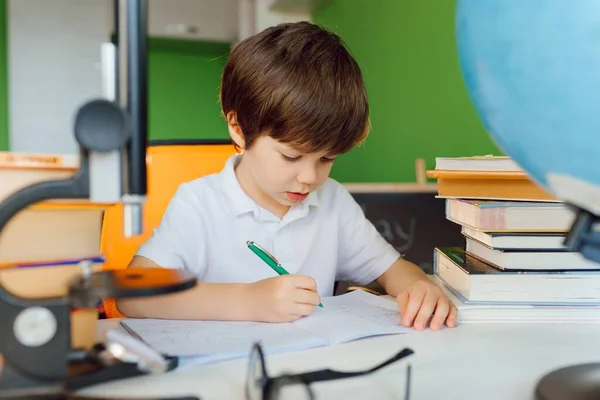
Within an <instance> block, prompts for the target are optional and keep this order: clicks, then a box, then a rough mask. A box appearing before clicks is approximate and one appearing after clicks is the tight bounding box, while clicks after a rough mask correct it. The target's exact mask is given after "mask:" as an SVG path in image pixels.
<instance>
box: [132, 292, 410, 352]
mask: <svg viewBox="0 0 600 400" xmlns="http://www.w3.org/2000/svg"><path fill="white" fill-rule="evenodd" d="M323 306H324V307H323V308H320V307H316V308H315V311H314V313H313V314H311V315H310V316H308V317H304V318H301V319H299V320H296V321H294V322H291V323H260V322H227V321H178V320H175V321H174V320H158V319H124V320H122V321H121V324H122V325H123V327H124V328H125V329H126V330H127V331H129V332H130V333H131V334H133V335H134V336H137V337H138V338H139V339H141V340H143V341H144V342H146V343H147V344H148V345H150V346H151V347H153V348H154V349H156V350H157V351H159V352H161V353H163V354H165V355H170V356H179V357H181V358H182V360H183V361H185V359H186V358H187V359H189V360H191V359H193V360H194V362H195V363H197V362H202V363H208V362H215V361H219V360H224V359H231V358H238V357H246V356H247V355H248V353H249V351H250V349H251V347H252V344H253V343H254V342H261V345H262V346H263V349H264V351H265V352H266V353H268V354H272V353H281V352H286V351H295V350H303V349H308V348H312V347H320V346H327V345H333V344H338V343H344V342H349V341H353V340H356V339H361V338H365V337H370V336H378V335H389V334H399V333H408V332H412V328H405V327H403V326H402V325H400V314H399V312H398V308H397V305H396V303H395V302H394V301H392V300H390V299H386V298H381V297H377V296H374V295H372V294H368V293H365V292H363V291H360V290H357V291H354V292H350V293H347V294H344V295H341V296H335V297H327V298H323Z"/></svg>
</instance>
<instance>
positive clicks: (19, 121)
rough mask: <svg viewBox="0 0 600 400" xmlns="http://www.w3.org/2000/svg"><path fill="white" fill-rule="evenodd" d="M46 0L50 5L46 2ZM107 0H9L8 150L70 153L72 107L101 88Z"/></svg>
mask: <svg viewBox="0 0 600 400" xmlns="http://www.w3.org/2000/svg"><path fill="white" fill-rule="evenodd" d="M50 3H51V4H50ZM108 4H109V0H84V1H81V0H52V1H51V2H48V0H9V1H8V29H7V31H8V95H9V133H10V146H11V150H12V151H30V152H40V153H76V152H77V146H76V142H75V139H74V136H73V135H74V134H73V120H74V116H75V113H76V110H77V108H78V107H79V106H81V105H82V104H83V103H84V102H86V101H87V100H90V99H91V98H94V97H98V96H100V95H101V93H102V87H101V83H102V82H101V78H100V69H99V63H100V44H101V43H102V42H103V41H106V40H107V39H108V35H109V30H108V26H109V24H110V18H111V15H110V11H109V10H110V9H109V7H108Z"/></svg>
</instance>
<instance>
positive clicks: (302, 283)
mask: <svg viewBox="0 0 600 400" xmlns="http://www.w3.org/2000/svg"><path fill="white" fill-rule="evenodd" d="M291 276H292V277H293V278H292V279H293V280H294V286H295V287H297V288H298V289H307V290H312V291H313V292H316V291H317V281H315V279H314V278H312V277H310V276H307V275H291Z"/></svg>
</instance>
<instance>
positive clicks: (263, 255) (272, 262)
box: [246, 240, 323, 308]
mask: <svg viewBox="0 0 600 400" xmlns="http://www.w3.org/2000/svg"><path fill="white" fill-rule="evenodd" d="M246 245H247V246H248V248H249V249H250V250H252V252H253V253H254V254H256V255H257V256H258V257H259V258H260V259H261V260H263V261H264V262H265V263H266V264H267V265H268V266H269V267H271V269H273V271H275V272H277V273H278V274H279V275H289V272H287V271H286V270H285V268H283V267H282V266H281V264H280V263H279V261H277V259H276V258H275V257H274V256H273V255H272V254H271V253H269V252H268V251H266V250H265V249H263V248H262V247H260V246H259V245H257V244H256V243H254V242H252V241H250V240H248V241H247V242H246ZM319 307H321V308H322V307H323V304H322V303H319Z"/></svg>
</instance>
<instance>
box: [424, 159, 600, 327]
mask: <svg viewBox="0 0 600 400" xmlns="http://www.w3.org/2000/svg"><path fill="white" fill-rule="evenodd" d="M428 176H429V177H433V178H437V179H438V180H439V181H443V184H441V185H440V186H439V190H438V197H442V198H445V199H446V218H447V219H448V220H450V221H452V222H454V223H456V224H458V225H460V226H461V231H462V234H463V235H464V237H465V245H464V247H460V248H459V247H437V248H436V249H435V250H434V275H433V278H434V280H435V281H436V283H438V284H440V286H441V287H442V289H443V290H444V291H446V293H447V294H448V296H449V297H450V298H451V300H452V301H453V302H454V303H455V305H456V306H457V308H458V309H459V321H462V322H600V264H598V263H595V262H593V261H590V260H587V259H585V258H584V257H583V256H581V254H579V253H576V252H569V251H567V249H566V248H565V246H564V240H565V237H566V233H567V232H568V231H569V229H570V227H571V224H572V222H573V220H574V218H575V213H574V211H573V210H571V209H570V208H569V207H568V206H567V205H566V204H564V203H562V202H560V201H558V200H557V199H556V198H553V197H552V195H550V194H549V193H547V192H545V191H544V190H543V189H542V188H541V187H539V186H538V185H537V184H536V183H535V182H533V181H532V180H530V179H529V178H528V177H527V175H526V174H525V173H524V172H523V171H522V170H521V168H520V167H519V166H518V165H517V164H516V163H514V161H513V160H512V159H510V158H508V157H491V156H486V157H464V158H438V159H437V160H436V169H435V171H428Z"/></svg>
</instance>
